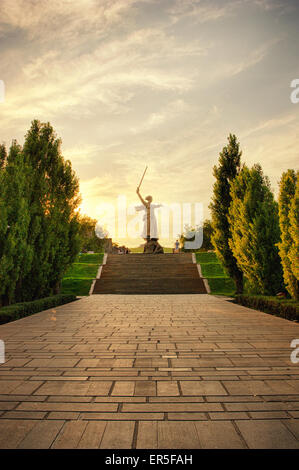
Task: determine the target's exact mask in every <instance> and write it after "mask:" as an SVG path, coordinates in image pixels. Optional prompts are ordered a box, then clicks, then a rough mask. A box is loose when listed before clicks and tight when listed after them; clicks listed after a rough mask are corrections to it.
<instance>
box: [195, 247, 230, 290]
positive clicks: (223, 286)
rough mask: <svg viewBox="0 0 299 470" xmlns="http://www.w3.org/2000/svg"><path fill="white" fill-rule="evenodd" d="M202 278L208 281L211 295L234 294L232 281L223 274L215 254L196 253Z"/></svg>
mask: <svg viewBox="0 0 299 470" xmlns="http://www.w3.org/2000/svg"><path fill="white" fill-rule="evenodd" d="M196 261H197V263H199V264H200V266H201V272H202V275H203V277H205V278H206V279H207V280H208V283H209V286H210V289H211V294H216V295H226V296H229V297H230V296H232V295H233V294H234V293H235V284H234V282H233V280H232V279H231V278H230V277H229V276H228V275H227V274H226V273H225V271H224V269H223V266H222V264H221V263H220V261H219V260H218V258H217V256H216V254H215V253H208V252H204V251H203V252H199V253H196Z"/></svg>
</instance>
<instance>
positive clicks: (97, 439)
mask: <svg viewBox="0 0 299 470" xmlns="http://www.w3.org/2000/svg"><path fill="white" fill-rule="evenodd" d="M106 426H107V421H89V422H88V423H87V426H86V428H85V430H84V432H83V434H82V437H81V439H80V441H79V443H78V445H77V448H78V449H99V447H100V445H101V442H102V438H103V435H104V432H105V429H106Z"/></svg>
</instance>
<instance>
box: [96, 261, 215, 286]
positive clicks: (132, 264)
mask: <svg viewBox="0 0 299 470" xmlns="http://www.w3.org/2000/svg"><path fill="white" fill-rule="evenodd" d="M206 293H207V292H206V288H205V285H204V283H203V280H202V279H201V278H200V277H199V274H198V271H197V267H196V265H195V264H193V262H192V255H191V254H190V253H179V254H172V253H169V254H168V253H167V254H159V255H151V254H136V253H135V254H129V255H108V258H107V263H106V264H105V265H104V266H103V269H102V274H101V278H100V279H97V280H96V283H95V286H94V290H93V294H206Z"/></svg>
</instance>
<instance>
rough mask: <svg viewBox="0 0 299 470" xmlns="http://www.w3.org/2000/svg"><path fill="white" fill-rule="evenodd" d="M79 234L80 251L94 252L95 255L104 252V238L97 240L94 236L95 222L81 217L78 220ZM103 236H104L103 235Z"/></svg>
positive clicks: (89, 218) (85, 216)
mask: <svg viewBox="0 0 299 470" xmlns="http://www.w3.org/2000/svg"><path fill="white" fill-rule="evenodd" d="M79 225H80V228H79V234H80V246H81V251H82V252H86V251H94V252H95V253H101V252H103V251H104V247H105V241H106V240H105V238H106V237H104V238H99V237H97V235H96V232H95V229H96V225H97V220H96V219H92V218H91V217H88V216H87V215H82V216H80V218H79ZM103 235H104V234H103Z"/></svg>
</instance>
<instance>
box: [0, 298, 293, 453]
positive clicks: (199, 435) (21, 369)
mask: <svg viewBox="0 0 299 470" xmlns="http://www.w3.org/2000/svg"><path fill="white" fill-rule="evenodd" d="M52 310H53V309H50V310H47V311H44V312H40V313H38V314H35V315H32V316H30V317H26V318H23V319H21V320H18V321H15V322H11V323H7V324H5V325H0V339H1V340H3V341H4V342H5V349H6V358H5V359H6V362H5V363H4V364H1V365H0V448H3V449H8V448H25V449H26V448H28V449H30V448H68V449H69V448H103V449H114V448H118V449H121V448H123V449H124V448H150V449H163V448H173V449H180V448H181V449H184V448H185V449H186V448H189V449H194V448H210V449H214V448H244V449H245V448H270V449H272V448H273V449H274V448H299V364H293V363H292V362H291V360H290V355H291V352H292V350H293V349H292V348H291V347H290V344H291V341H292V340H293V339H297V338H299V325H298V323H295V322H290V321H287V320H284V319H282V318H277V317H274V316H271V315H268V314H264V313H261V312H258V311H255V310H252V309H248V308H245V307H242V306H239V305H236V304H233V303H231V302H229V301H227V300H224V299H221V298H220V297H214V296H209V295H205V294H200V295H197V294H189V295H176V294H173V295H129V296H128V295H108V294H107V295H95V296H90V297H86V298H82V299H80V300H78V301H77V302H72V303H70V304H67V305H63V306H61V307H57V308H55V321H54V320H53V318H54V316H53V311H52Z"/></svg>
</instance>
